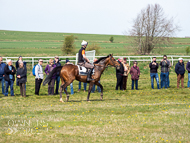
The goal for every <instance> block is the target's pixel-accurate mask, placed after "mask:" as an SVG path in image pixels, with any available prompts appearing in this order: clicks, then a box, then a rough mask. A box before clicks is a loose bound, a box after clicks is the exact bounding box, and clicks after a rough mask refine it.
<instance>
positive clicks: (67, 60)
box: [65, 59, 74, 95]
mask: <svg viewBox="0 0 190 143" xmlns="http://www.w3.org/2000/svg"><path fill="white" fill-rule="evenodd" d="M66 64H72V63H70V61H69V59H66ZM70 88H71V95H73V94H74V90H73V83H71V84H70ZM65 90H67V87H66V88H65Z"/></svg>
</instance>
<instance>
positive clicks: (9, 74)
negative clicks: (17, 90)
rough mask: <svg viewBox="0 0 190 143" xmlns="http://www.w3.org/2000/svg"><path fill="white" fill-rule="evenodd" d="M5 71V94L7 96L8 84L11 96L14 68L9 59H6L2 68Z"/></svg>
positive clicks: (12, 94)
mask: <svg viewBox="0 0 190 143" xmlns="http://www.w3.org/2000/svg"><path fill="white" fill-rule="evenodd" d="M4 71H5V84H6V89H5V96H8V88H9V86H10V89H11V96H14V89H13V84H14V81H15V76H14V75H15V73H16V69H15V67H14V66H13V65H12V61H11V60H7V65H6V66H5V68H4Z"/></svg>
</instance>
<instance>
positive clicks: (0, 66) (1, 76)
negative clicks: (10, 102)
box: [0, 56, 6, 95]
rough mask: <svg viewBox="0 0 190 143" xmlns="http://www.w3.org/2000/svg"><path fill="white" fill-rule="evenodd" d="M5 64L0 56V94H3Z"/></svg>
mask: <svg viewBox="0 0 190 143" xmlns="http://www.w3.org/2000/svg"><path fill="white" fill-rule="evenodd" d="M5 66H6V64H5V63H3V58H2V57H1V56H0V82H1V85H2V94H3V95H5V89H4V85H5V78H4V77H5V71H4V68H5Z"/></svg>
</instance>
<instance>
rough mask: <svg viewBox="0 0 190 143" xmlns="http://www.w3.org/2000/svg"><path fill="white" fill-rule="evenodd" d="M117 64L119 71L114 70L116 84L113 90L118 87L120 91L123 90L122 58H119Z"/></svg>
mask: <svg viewBox="0 0 190 143" xmlns="http://www.w3.org/2000/svg"><path fill="white" fill-rule="evenodd" d="M117 62H118V63H119V64H120V69H116V77H117V84H116V88H115V90H118V87H120V90H123V73H124V67H123V64H122V62H123V57H120V58H119V59H118V61H117Z"/></svg>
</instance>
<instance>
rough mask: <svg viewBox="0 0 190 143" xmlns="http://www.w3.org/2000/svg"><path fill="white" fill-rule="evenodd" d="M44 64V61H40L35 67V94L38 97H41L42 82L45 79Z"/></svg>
mask: <svg viewBox="0 0 190 143" xmlns="http://www.w3.org/2000/svg"><path fill="white" fill-rule="evenodd" d="M42 64H43V60H42V59H39V60H38V64H37V65H36V67H35V75H36V77H35V94H36V95H39V91H40V86H41V83H42V80H43V78H44V75H43V67H42Z"/></svg>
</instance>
